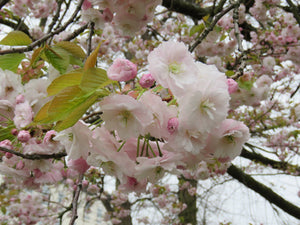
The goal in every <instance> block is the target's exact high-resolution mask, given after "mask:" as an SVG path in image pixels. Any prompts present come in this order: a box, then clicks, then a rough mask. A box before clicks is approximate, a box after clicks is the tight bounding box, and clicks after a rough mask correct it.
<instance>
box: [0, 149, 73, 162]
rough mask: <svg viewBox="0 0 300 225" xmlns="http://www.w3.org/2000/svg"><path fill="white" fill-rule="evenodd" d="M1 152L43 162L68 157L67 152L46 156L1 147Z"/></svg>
mask: <svg viewBox="0 0 300 225" xmlns="http://www.w3.org/2000/svg"><path fill="white" fill-rule="evenodd" d="M0 150H1V151H4V152H9V153H11V154H14V155H16V156H19V157H22V158H23V159H30V160H41V159H61V158H62V157H64V156H66V155H67V153H66V152H59V153H53V154H50V155H46V154H23V153H21V152H17V151H14V150H11V149H8V148H4V147H0Z"/></svg>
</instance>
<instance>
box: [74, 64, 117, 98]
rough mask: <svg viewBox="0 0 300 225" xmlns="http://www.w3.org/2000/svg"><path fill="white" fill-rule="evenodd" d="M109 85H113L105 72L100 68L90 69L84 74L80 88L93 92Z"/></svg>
mask: <svg viewBox="0 0 300 225" xmlns="http://www.w3.org/2000/svg"><path fill="white" fill-rule="evenodd" d="M109 83H111V80H109V79H108V77H107V75H106V71H105V70H103V69H100V68H89V69H87V70H85V71H84V72H83V77H82V80H81V83H80V87H81V88H82V90H84V91H86V92H91V91H94V90H95V89H97V88H102V87H104V86H106V85H108V84H109Z"/></svg>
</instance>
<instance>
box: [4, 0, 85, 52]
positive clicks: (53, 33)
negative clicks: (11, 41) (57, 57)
mask: <svg viewBox="0 0 300 225" xmlns="http://www.w3.org/2000/svg"><path fill="white" fill-rule="evenodd" d="M83 1H84V0H80V2H79V3H78V5H77V7H76V9H75V11H74V13H73V15H72V16H71V18H70V19H69V20H68V21H67V22H66V23H65V24H64V25H63V26H62V27H60V28H58V29H56V30H54V31H52V32H50V33H49V34H47V35H45V36H44V37H42V38H41V39H39V40H37V41H35V42H33V43H31V44H30V45H28V46H27V47H24V48H11V49H8V50H3V51H0V55H4V54H9V53H23V52H28V51H31V50H33V49H34V47H36V46H38V45H40V44H42V43H43V42H45V41H46V40H48V39H49V38H51V37H53V36H54V35H55V34H59V33H60V32H62V31H64V30H66V28H67V27H68V26H69V25H70V24H71V23H72V22H73V20H74V19H75V18H76V16H77V14H78V12H79V11H80V9H81V5H82V3H83Z"/></svg>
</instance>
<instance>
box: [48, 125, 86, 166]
mask: <svg viewBox="0 0 300 225" xmlns="http://www.w3.org/2000/svg"><path fill="white" fill-rule="evenodd" d="M91 136H92V131H91V130H90V129H89V127H88V126H87V125H86V124H85V123H84V122H82V121H78V122H77V123H76V124H75V125H74V126H73V127H71V128H68V129H66V130H63V131H61V132H59V133H57V135H56V136H55V137H54V138H53V140H55V141H59V142H60V144H61V145H63V146H64V147H65V149H66V151H67V153H68V156H69V158H70V159H74V160H75V159H78V158H80V157H82V158H83V159H86V158H87V157H88V155H89V152H90V151H91V142H90V137H91Z"/></svg>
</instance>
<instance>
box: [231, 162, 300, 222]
mask: <svg viewBox="0 0 300 225" xmlns="http://www.w3.org/2000/svg"><path fill="white" fill-rule="evenodd" d="M227 173H228V174H229V175H230V176H232V177H233V178H235V179H237V180H238V181H239V182H241V183H242V184H244V185H245V186H246V187H248V188H250V189H252V190H253V191H255V192H256V193H258V194H260V195H261V196H262V197H264V198H265V199H266V200H268V201H269V202H270V203H272V204H274V205H276V206H278V207H279V208H280V209H282V210H283V211H285V212H286V213H288V214H289V215H291V216H293V217H295V218H297V219H300V208H299V207H297V206H296V205H294V204H292V203H290V202H289V201H287V200H285V199H284V198H282V197H281V196H280V195H278V194H277V193H275V192H274V191H273V190H272V189H271V188H269V187H267V186H266V185H264V184H262V183H260V182H258V181H257V180H255V179H253V178H252V177H251V176H250V175H248V174H246V173H244V172H243V171H242V170H241V169H239V168H237V167H236V166H235V165H233V164H231V166H230V167H229V168H228V169H227Z"/></svg>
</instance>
